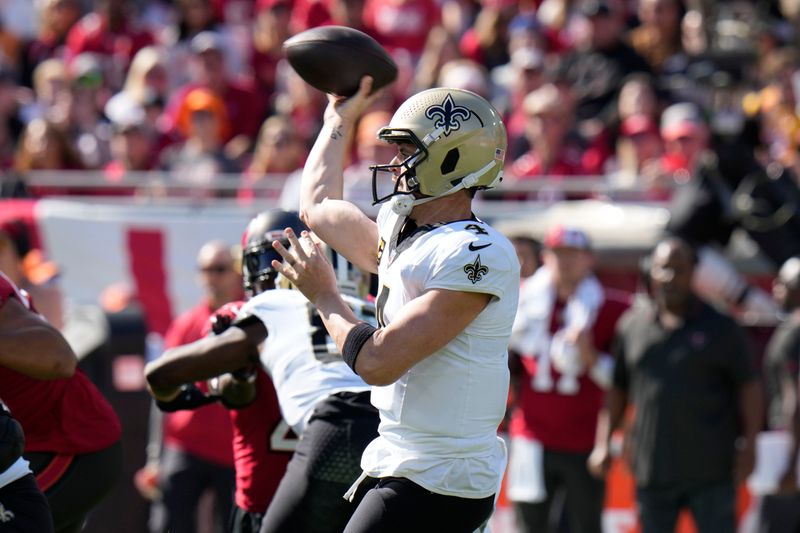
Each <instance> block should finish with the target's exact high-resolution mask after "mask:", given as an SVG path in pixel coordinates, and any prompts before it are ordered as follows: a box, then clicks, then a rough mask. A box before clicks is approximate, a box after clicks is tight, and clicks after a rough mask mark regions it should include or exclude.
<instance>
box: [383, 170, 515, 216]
mask: <svg viewBox="0 0 800 533" xmlns="http://www.w3.org/2000/svg"><path fill="white" fill-rule="evenodd" d="M495 165H497V161H490V162H489V163H487V164H486V165H484V166H483V167H481V168H480V169H478V170H476V171H475V172H473V173H472V174H467V175H466V176H464V179H462V180H461V181H460V182H458V183H457V184H456V185H454V186H453V187H452V188H450V190H448V191H445V192H444V193H442V194H440V195H438V196H426V197H424V198H415V197H414V195H413V194H411V193H405V194H398V195H395V196H393V197H392V211H394V212H395V213H396V214H398V215H400V216H408V215H410V214H411V210H412V209H414V207H415V206H418V205H422V204H426V203H428V202H430V201H432V200H436V199H437V198H441V197H443V196H449V195H451V194H453V193H456V192H458V191H460V190H461V189H469V188H471V187H474V186H475V184H476V183H478V180H479V179H480V177H481V176H483V175H484V174H486V173H487V172H489V171H490V170H492V168H494V166H495ZM502 179H503V172H502V171H500V172H498V173H497V177H496V178H495V179H494V181H493V182H492V183H490V184H489V185H488V187H487V188H489V189H491V188H492V187H495V186H496V185H497V184H498V183H499V182H500V180H502Z"/></svg>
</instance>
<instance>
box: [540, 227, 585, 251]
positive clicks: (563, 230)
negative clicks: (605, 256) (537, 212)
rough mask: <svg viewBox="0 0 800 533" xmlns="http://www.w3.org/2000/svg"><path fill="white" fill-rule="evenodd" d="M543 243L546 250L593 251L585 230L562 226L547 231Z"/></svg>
mask: <svg viewBox="0 0 800 533" xmlns="http://www.w3.org/2000/svg"><path fill="white" fill-rule="evenodd" d="M543 242H544V245H545V247H546V248H575V249H578V250H591V249H592V243H591V241H590V240H589V237H588V236H587V235H586V233H584V232H583V230H580V229H578V228H571V227H567V226H561V225H558V226H554V227H552V228H550V229H549V230H547V233H545V235H544V241H543Z"/></svg>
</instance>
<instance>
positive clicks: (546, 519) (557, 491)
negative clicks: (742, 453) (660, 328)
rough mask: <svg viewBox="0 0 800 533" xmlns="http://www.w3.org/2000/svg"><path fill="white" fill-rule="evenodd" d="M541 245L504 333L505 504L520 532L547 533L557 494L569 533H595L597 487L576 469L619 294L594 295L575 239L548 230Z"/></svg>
mask: <svg viewBox="0 0 800 533" xmlns="http://www.w3.org/2000/svg"><path fill="white" fill-rule="evenodd" d="M544 246H545V250H544V251H543V253H542V259H543V263H544V264H543V265H542V266H541V267H540V268H539V269H538V270H537V271H536V272H535V273H534V274H533V276H531V277H530V278H528V279H527V280H525V281H524V283H523V285H522V288H521V289H520V300H519V309H518V311H517V317H516V319H515V321H514V327H513V330H512V337H511V346H510V352H511V362H512V365H511V366H512V376H513V377H512V383H514V385H515V390H516V394H515V403H514V405H513V407H512V409H511V423H510V426H509V432H510V435H511V448H510V453H509V467H508V477H507V481H508V496H509V499H511V501H512V502H513V504H514V509H515V512H516V516H517V521H518V523H519V525H520V527H521V529H522V530H524V531H551V530H550V529H548V528H549V527H550V526H551V525H552V524H553V522H552V521H551V520H550V517H551V516H560V514H555V513H559V512H560V511H561V510H558V509H553V502H554V501H559V496H561V495H565V496H566V497H565V498H564V499H563V501H564V506H565V510H566V513H567V516H568V519H569V522H570V529H571V530H573V531H581V532H582V533H587V532H594V533H600V531H601V522H600V518H601V514H602V510H603V499H604V483H603V481H602V480H599V479H596V478H594V477H593V476H592V475H591V474H590V472H589V470H588V468H587V463H586V461H587V459H588V457H589V454H590V452H591V451H592V448H593V446H594V442H595V428H596V426H597V420H598V415H599V413H600V409H601V407H602V404H603V398H604V394H605V390H606V389H607V388H608V386H609V385H610V383H611V372H612V367H613V359H612V358H611V356H610V355H608V351H609V349H610V343H611V340H612V338H613V335H614V330H615V326H616V322H617V319H618V318H619V316H620V315H621V314H622V313H623V312H624V311H625V309H627V307H628V303H629V295H627V294H624V293H619V292H616V291H613V290H611V289H607V288H604V287H603V286H602V285H601V284H600V282H599V281H598V280H597V278H595V276H594V275H593V274H592V272H591V268H592V264H593V255H592V252H591V247H590V242H589V238H588V237H587V235H586V234H585V233H584V232H583V231H581V230H579V229H576V228H566V227H562V226H556V227H554V228H551V229H550V230H549V231H548V232H547V233H546V235H545V238H544ZM562 493H563V494H562ZM557 522H558V521H556V523H557Z"/></svg>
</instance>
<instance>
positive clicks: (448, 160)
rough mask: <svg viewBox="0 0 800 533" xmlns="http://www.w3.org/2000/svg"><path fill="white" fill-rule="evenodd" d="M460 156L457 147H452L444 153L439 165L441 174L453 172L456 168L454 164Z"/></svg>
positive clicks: (456, 163)
mask: <svg viewBox="0 0 800 533" xmlns="http://www.w3.org/2000/svg"><path fill="white" fill-rule="evenodd" d="M460 157H461V156H460V155H459V153H458V148H453V149H451V150H450V151H449V152H447V155H445V156H444V159H443V160H442V164H441V165H440V166H439V170H440V171H441V172H442V174H450V173H451V172H453V171H454V170H455V169H456V165H458V160H459V159H460Z"/></svg>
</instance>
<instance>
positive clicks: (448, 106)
mask: <svg viewBox="0 0 800 533" xmlns="http://www.w3.org/2000/svg"><path fill="white" fill-rule="evenodd" d="M471 115H472V111H470V110H469V109H467V108H466V107H462V106H460V105H456V104H455V102H453V97H452V96H450V93H447V96H446V97H445V99H444V102H442V103H441V104H438V105H432V106H430V107H429V108H428V109H426V110H425V116H426V117H428V118H429V119H431V120H433V119H436V121H435V122H434V123H433V125H434V127H436V128H444V135H445V137H447V136H448V135H450V132H451V131H455V130H457V129H459V128H460V127H461V121H464V120H468V119H469V117H470V116H471ZM437 117H438V118H437Z"/></svg>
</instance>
